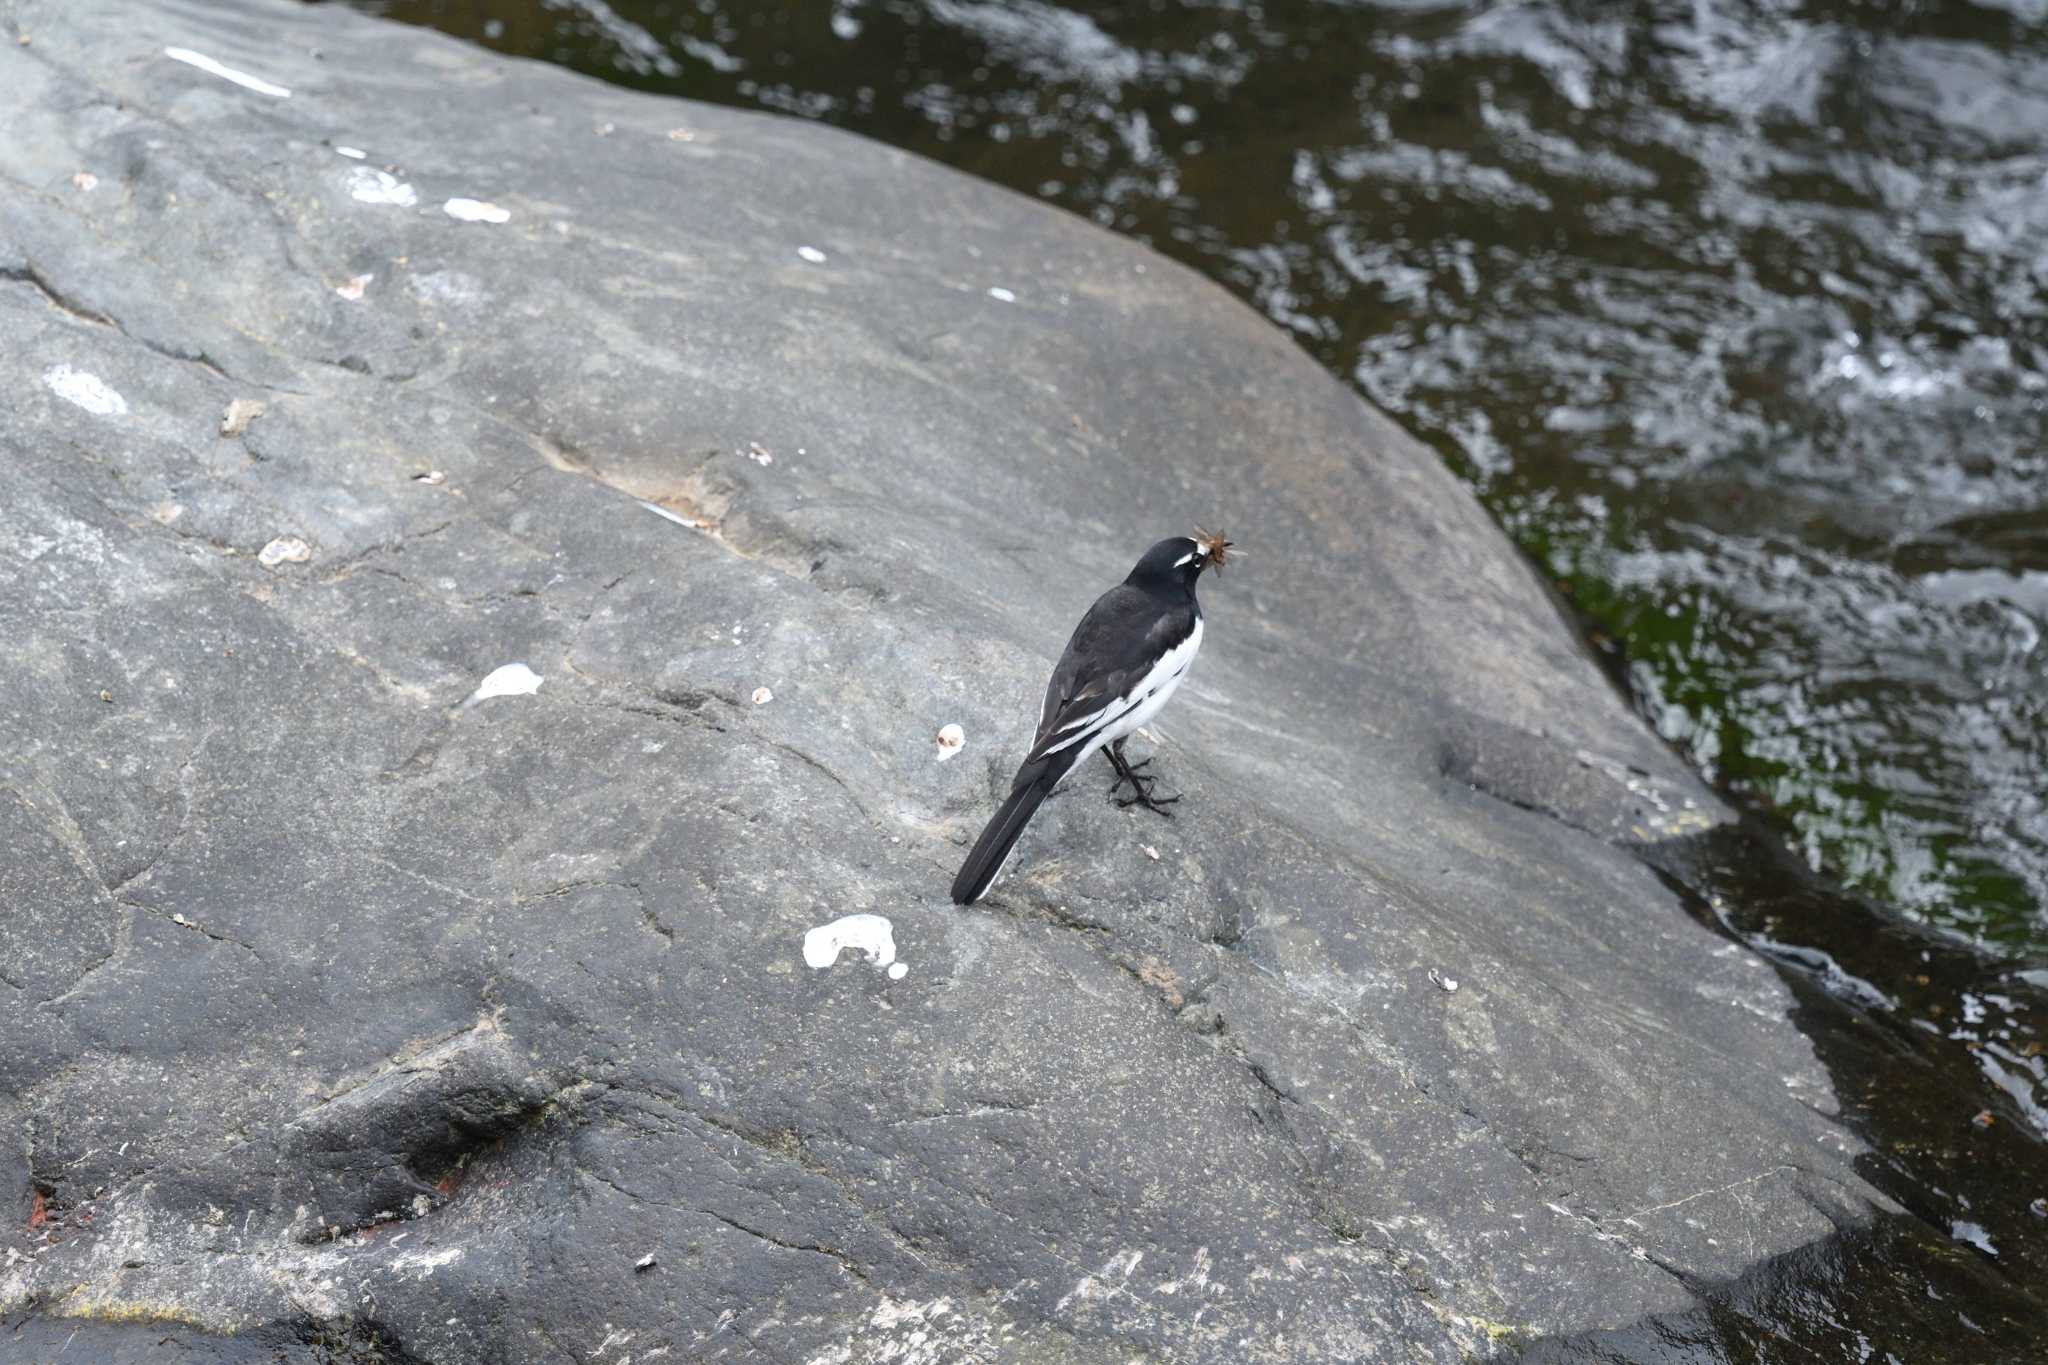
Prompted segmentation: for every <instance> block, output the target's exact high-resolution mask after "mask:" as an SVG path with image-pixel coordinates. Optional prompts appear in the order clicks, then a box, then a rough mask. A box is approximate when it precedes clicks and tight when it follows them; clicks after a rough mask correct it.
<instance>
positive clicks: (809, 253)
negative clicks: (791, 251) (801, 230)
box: [796, 246, 825, 265]
mask: <svg viewBox="0 0 2048 1365" xmlns="http://www.w3.org/2000/svg"><path fill="white" fill-rule="evenodd" d="M796 254H797V255H799V256H801V257H803V258H804V259H805V260H807V261H809V262H810V263H811V264H812V265H823V264H825V253H824V252H822V251H820V250H818V248H816V247H814V246H800V247H798V248H797V249H796Z"/></svg>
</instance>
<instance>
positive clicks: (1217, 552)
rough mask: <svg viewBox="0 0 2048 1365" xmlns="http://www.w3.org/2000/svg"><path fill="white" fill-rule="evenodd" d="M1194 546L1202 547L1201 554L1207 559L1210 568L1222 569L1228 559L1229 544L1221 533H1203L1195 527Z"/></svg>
mask: <svg viewBox="0 0 2048 1365" xmlns="http://www.w3.org/2000/svg"><path fill="white" fill-rule="evenodd" d="M1195 544H1197V545H1199V546H1201V547H1202V553H1203V554H1205V555H1207V556H1208V557H1209V564H1210V567H1212V568H1217V569H1220V568H1222V567H1223V565H1224V564H1225V562H1227V561H1228V560H1229V558H1230V542H1229V541H1227V540H1225V539H1224V538H1223V533H1222V532H1221V531H1204V530H1203V529H1202V528H1201V527H1199V526H1197V527H1196V528H1195Z"/></svg>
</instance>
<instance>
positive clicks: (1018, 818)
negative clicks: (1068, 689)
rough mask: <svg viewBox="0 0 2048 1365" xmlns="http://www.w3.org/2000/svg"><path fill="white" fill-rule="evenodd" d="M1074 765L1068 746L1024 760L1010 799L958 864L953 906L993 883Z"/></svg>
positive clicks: (965, 902) (979, 894)
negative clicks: (965, 859)
mask: <svg viewBox="0 0 2048 1365" xmlns="http://www.w3.org/2000/svg"><path fill="white" fill-rule="evenodd" d="M1073 766H1074V753H1073V751H1072V750H1071V749H1069V750H1064V751H1062V752H1060V753H1057V754H1049V755H1047V756H1046V757H1045V758H1042V759H1039V760H1038V761H1037V762H1034V763H1026V764H1025V765H1024V766H1023V767H1021V768H1019V769H1018V770H1017V780H1016V781H1015V782H1014V783H1013V784H1011V787H1010V795H1009V798H1008V799H1007V800H1005V801H1004V802H1003V804H1002V805H1001V806H1000V807H999V808H998V809H997V810H996V813H995V815H994V816H993V817H992V818H991V819H990V820H989V822H988V825H987V827H986V828H984V829H983V830H982V831H981V837H980V838H979V839H976V840H975V841H974V851H973V852H971V853H969V854H968V855H967V861H966V862H964V863H962V864H961V865H960V875H959V876H957V877H955V878H954V879H953V903H954V904H955V905H972V904H974V903H975V902H976V901H978V900H980V899H981V898H982V897H983V896H984V895H986V894H987V893H988V889H989V888H990V887H991V886H994V885H995V883H996V878H997V877H998V876H1000V875H1002V871H1003V864H1004V863H1006V862H1008V861H1009V860H1010V852H1011V850H1013V849H1015V848H1016V847H1017V840H1018V838H1019V837H1020V836H1021V835H1022V834H1023V833H1024V826H1026V825H1028V824H1030V823H1031V817H1032V816H1033V815H1035V814H1037V813H1038V807H1039V805H1040V803H1042V802H1043V801H1044V800H1045V798H1046V797H1048V796H1051V795H1052V792H1053V788H1055V787H1057V786H1059V784H1060V779H1061V778H1063V777H1065V776H1066V775H1067V771H1068V770H1069V769H1070V768H1072V767H1073Z"/></svg>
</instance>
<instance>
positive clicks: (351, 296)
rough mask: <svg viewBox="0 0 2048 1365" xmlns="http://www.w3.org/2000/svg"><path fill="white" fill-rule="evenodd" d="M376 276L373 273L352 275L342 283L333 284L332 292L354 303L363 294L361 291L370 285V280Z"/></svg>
mask: <svg viewBox="0 0 2048 1365" xmlns="http://www.w3.org/2000/svg"><path fill="white" fill-rule="evenodd" d="M376 278H377V277H376V276H375V275H353V276H350V277H349V278H348V279H347V280H344V281H343V282H342V283H340V284H337V285H335V286H334V292H335V293H337V294H339V295H341V296H342V297H343V298H345V299H347V300H348V301H349V302H350V303H354V302H355V301H356V300H357V299H359V298H361V297H362V296H363V291H364V290H365V289H368V288H369V287H370V281H371V280H374V279H376Z"/></svg>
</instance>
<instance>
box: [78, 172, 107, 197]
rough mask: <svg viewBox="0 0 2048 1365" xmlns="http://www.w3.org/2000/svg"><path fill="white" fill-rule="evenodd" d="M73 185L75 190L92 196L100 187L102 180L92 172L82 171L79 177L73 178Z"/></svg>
mask: <svg viewBox="0 0 2048 1365" xmlns="http://www.w3.org/2000/svg"><path fill="white" fill-rule="evenodd" d="M71 184H72V187H73V188H75V189H79V190H83V191H84V192H85V193H87V194H91V193H92V192H93V191H94V190H96V189H98V188H99V187H100V178H99V177H98V176H96V175H94V174H93V173H92V172H91V171H80V172H79V173H78V174H77V175H74V176H72V177H71Z"/></svg>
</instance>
